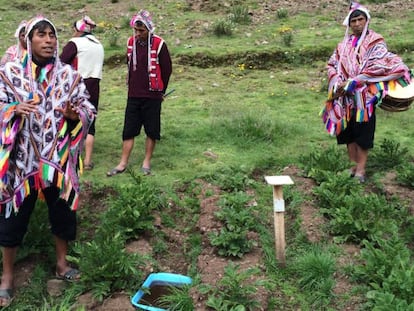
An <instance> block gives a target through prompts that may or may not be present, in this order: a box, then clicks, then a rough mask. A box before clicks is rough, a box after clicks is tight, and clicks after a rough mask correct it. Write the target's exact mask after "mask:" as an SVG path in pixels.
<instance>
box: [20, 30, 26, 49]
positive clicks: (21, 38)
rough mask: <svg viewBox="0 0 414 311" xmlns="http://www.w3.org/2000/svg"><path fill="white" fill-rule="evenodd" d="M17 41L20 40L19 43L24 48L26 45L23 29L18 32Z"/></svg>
mask: <svg viewBox="0 0 414 311" xmlns="http://www.w3.org/2000/svg"><path fill="white" fill-rule="evenodd" d="M19 41H20V45H21V46H22V47H24V48H25V49H26V48H27V47H26V40H25V38H24V31H21V32H20V33H19Z"/></svg>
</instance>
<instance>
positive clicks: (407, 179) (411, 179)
mask: <svg viewBox="0 0 414 311" xmlns="http://www.w3.org/2000/svg"><path fill="white" fill-rule="evenodd" d="M397 181H398V182H400V183H401V184H402V185H404V186H408V187H410V188H414V163H407V164H403V165H401V167H399V168H398V169H397Z"/></svg>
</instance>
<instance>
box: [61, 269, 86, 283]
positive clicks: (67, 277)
mask: <svg viewBox="0 0 414 311" xmlns="http://www.w3.org/2000/svg"><path fill="white" fill-rule="evenodd" d="M56 278H57V279H58V280H64V281H68V282H76V281H79V279H80V271H79V270H78V269H75V268H72V269H70V270H68V271H66V272H65V273H64V274H59V273H58V272H57V271H56Z"/></svg>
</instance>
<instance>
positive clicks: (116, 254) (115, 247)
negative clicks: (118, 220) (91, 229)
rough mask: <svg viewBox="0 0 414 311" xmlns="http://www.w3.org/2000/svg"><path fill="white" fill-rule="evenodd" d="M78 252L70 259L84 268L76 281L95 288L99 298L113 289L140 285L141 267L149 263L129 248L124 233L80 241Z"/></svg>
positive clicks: (76, 250)
mask: <svg viewBox="0 0 414 311" xmlns="http://www.w3.org/2000/svg"><path fill="white" fill-rule="evenodd" d="M74 253H75V254H76V255H77V256H76V257H73V256H72V257H69V259H70V260H71V261H73V262H76V263H77V265H78V266H79V269H80V271H82V278H81V281H80V282H78V283H79V284H78V283H76V285H77V286H80V287H81V288H89V289H91V291H92V293H93V296H94V297H95V298H97V299H99V300H102V299H103V298H104V297H106V296H107V295H109V294H110V293H111V292H113V291H119V290H126V289H131V288H138V286H139V282H140V279H141V278H142V276H143V275H142V274H143V272H142V270H140V269H139V267H143V266H144V265H145V258H144V257H143V256H141V255H139V254H136V253H128V252H127V251H126V249H125V238H124V237H123V236H122V234H120V233H116V234H114V235H112V236H110V235H104V236H102V235H98V236H97V237H96V238H95V240H94V241H91V242H87V243H84V244H80V243H77V244H76V245H75V246H74ZM78 258H82V260H79V259H78ZM131 276H134V277H131Z"/></svg>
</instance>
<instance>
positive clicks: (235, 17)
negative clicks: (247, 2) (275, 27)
mask: <svg viewBox="0 0 414 311" xmlns="http://www.w3.org/2000/svg"><path fill="white" fill-rule="evenodd" d="M229 20H230V21H231V22H233V23H235V24H242V25H248V24H250V22H251V17H250V14H249V9H248V8H247V7H246V6H244V5H236V6H233V7H232V8H231V12H230V14H229Z"/></svg>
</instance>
